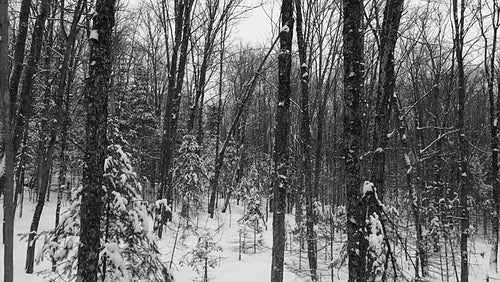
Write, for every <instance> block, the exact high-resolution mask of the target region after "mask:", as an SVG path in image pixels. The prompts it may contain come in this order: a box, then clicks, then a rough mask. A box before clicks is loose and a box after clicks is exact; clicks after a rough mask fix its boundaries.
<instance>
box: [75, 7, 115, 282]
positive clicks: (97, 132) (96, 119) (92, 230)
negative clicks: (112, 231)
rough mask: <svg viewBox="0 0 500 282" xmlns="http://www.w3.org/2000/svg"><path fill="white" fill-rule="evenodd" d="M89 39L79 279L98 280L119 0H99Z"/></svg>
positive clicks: (85, 280) (85, 281) (79, 281)
mask: <svg viewBox="0 0 500 282" xmlns="http://www.w3.org/2000/svg"><path fill="white" fill-rule="evenodd" d="M95 11H96V13H95V14H94V15H93V25H92V27H91V28H92V30H91V32H90V38H89V62H90V64H89V77H88V78H87V81H86V83H85V90H84V91H85V102H86V103H85V104H86V110H87V118H86V126H85V133H86V147H85V156H84V163H85V165H84V170H83V189H82V203H81V210H80V214H81V230H80V247H79V251H78V270H77V278H76V281H78V282H92V281H97V278H98V276H97V274H98V272H99V268H98V264H99V252H100V251H101V229H100V223H101V213H102V207H103V197H104V190H103V189H102V186H103V185H104V176H103V174H104V160H105V158H106V150H107V145H108V141H107V137H106V126H107V116H108V108H107V106H108V96H107V95H108V91H109V89H110V76H111V38H112V29H113V26H114V23H115V0H97V2H96V6H95Z"/></svg>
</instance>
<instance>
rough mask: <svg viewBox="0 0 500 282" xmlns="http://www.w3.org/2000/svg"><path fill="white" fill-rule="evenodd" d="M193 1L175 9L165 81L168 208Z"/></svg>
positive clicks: (163, 174)
mask: <svg viewBox="0 0 500 282" xmlns="http://www.w3.org/2000/svg"><path fill="white" fill-rule="evenodd" d="M193 3H194V0H183V1H180V2H179V3H178V4H177V5H176V11H175V42H174V47H173V50H172V58H171V60H170V73H169V77H168V92H167V102H166V105H165V115H164V118H163V120H164V122H163V126H164V127H163V135H162V143H161V162H160V183H161V186H160V189H159V193H158V199H163V198H164V197H165V198H166V199H167V205H168V206H169V207H170V209H171V208H173V206H172V204H173V187H172V185H171V178H172V174H171V169H172V162H173V155H174V147H175V137H176V134H177V122H178V117H179V106H180V100H181V96H180V94H181V93H180V92H181V89H182V82H183V81H184V72H185V67H186V61H187V47H188V43H189V37H190V33H191V9H192V7H193ZM161 213H162V215H163V214H165V216H166V219H167V220H169V221H170V220H172V213H171V212H170V211H167V212H165V211H164V210H162V211H161ZM162 232H163V222H161V221H160V222H159V226H158V237H160V238H161V236H162Z"/></svg>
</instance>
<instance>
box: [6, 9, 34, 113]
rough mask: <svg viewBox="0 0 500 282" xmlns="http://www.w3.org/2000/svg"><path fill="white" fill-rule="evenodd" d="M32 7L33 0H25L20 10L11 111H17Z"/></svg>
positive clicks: (15, 47) (13, 69)
mask: <svg viewBox="0 0 500 282" xmlns="http://www.w3.org/2000/svg"><path fill="white" fill-rule="evenodd" d="M30 9H31V0H23V1H22V2H21V8H20V10H19V29H18V33H17V38H16V45H15V46H14V62H13V66H12V72H11V74H10V79H9V93H10V100H11V111H12V113H15V105H16V100H17V91H18V88H19V81H20V79H21V72H22V69H23V61H24V52H25V49H26V37H27V36H28V26H29V16H30Z"/></svg>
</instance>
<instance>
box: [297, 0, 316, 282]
mask: <svg viewBox="0 0 500 282" xmlns="http://www.w3.org/2000/svg"><path fill="white" fill-rule="evenodd" d="M295 10H296V20H297V25H296V30H297V43H298V47H299V62H300V90H301V103H300V107H301V110H302V112H301V117H302V118H301V124H300V135H301V142H302V158H303V159H302V173H303V176H304V178H303V183H302V186H303V189H302V191H305V193H307V194H306V197H307V200H306V205H307V207H306V217H307V219H306V234H307V258H308V260H309V271H310V273H311V281H317V280H318V276H317V273H316V269H317V268H318V259H317V243H316V232H315V231H314V224H315V222H316V221H317V220H316V218H315V214H314V203H315V202H316V200H317V197H318V193H317V191H315V187H314V186H313V185H312V166H311V147H312V146H311V122H310V116H309V64H308V62H307V50H306V48H307V46H306V42H305V40H304V33H303V30H302V3H301V0H295Z"/></svg>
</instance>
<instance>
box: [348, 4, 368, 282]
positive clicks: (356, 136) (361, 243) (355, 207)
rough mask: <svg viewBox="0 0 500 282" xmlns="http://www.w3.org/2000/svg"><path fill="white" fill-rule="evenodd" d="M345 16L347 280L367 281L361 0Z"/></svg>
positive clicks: (350, 6) (355, 281)
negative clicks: (362, 197) (363, 167)
mask: <svg viewBox="0 0 500 282" xmlns="http://www.w3.org/2000/svg"><path fill="white" fill-rule="evenodd" d="M343 15H344V27H343V35H344V44H343V55H344V105H345V106H344V107H345V108H344V150H345V173H346V175H345V183H346V184H345V185H346V186H345V189H346V194H347V218H348V220H347V239H348V241H347V254H348V257H349V266H348V267H349V281H350V282H358V281H359V282H361V281H366V269H365V263H366V251H365V250H366V244H367V242H366V240H365V239H364V231H363V230H364V226H365V207H364V206H363V202H362V199H361V175H360V172H361V171H360V156H361V138H362V128H361V97H362V96H363V86H364V81H363V79H364V78H363V70H364V67H363V54H364V46H363V32H362V21H363V0H346V1H344V7H343Z"/></svg>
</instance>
